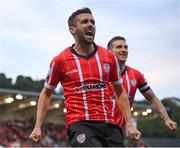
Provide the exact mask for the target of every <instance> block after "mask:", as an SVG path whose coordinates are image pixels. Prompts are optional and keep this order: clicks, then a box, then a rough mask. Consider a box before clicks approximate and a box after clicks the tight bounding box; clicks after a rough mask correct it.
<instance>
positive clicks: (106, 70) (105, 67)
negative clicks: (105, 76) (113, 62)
mask: <svg viewBox="0 0 180 148" xmlns="http://www.w3.org/2000/svg"><path fill="white" fill-rule="evenodd" d="M103 68H104V70H105V72H106V73H109V71H110V65H109V64H108V63H105V64H104V65H103Z"/></svg>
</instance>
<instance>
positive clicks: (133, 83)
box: [131, 79, 137, 87]
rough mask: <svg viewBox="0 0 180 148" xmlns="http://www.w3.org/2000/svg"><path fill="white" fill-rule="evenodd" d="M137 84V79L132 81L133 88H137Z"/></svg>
mask: <svg viewBox="0 0 180 148" xmlns="http://www.w3.org/2000/svg"><path fill="white" fill-rule="evenodd" d="M136 83H137V81H136V80H135V79H133V80H131V84H132V86H134V87H135V86H136Z"/></svg>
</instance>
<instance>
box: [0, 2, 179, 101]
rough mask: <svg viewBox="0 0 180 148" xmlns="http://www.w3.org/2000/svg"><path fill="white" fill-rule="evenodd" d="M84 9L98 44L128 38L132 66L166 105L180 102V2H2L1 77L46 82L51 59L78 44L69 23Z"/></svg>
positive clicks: (0, 7)
mask: <svg viewBox="0 0 180 148" xmlns="http://www.w3.org/2000/svg"><path fill="white" fill-rule="evenodd" d="M82 7H89V8H90V9H91V10H92V13H93V16H94V18H95V21H96V37H95V43H96V44H98V45H101V46H104V47H106V46H107V43H108V41H109V40H110V39H111V38H112V37H114V36H117V35H120V36H124V37H125V38H126V40H127V43H128V46H129V57H128V60H127V65H129V66H131V67H134V68H135V69H138V70H139V71H141V72H142V73H143V74H144V75H145V78H146V79H147V81H148V84H149V86H150V87H151V88H152V89H153V90H154V92H155V94H156V95H157V96H158V97H159V98H160V99H162V98H164V97H179V98H180V0H149V1H147V0H0V73H5V75H6V77H8V78H12V79H13V82H15V80H16V77H17V76H18V75H24V76H30V77H32V78H33V79H34V80H40V79H44V78H45V77H46V75H47V72H48V68H49V63H50V61H51V59H52V58H53V57H54V56H55V55H57V54H59V53H60V52H61V51H62V50H63V49H65V48H66V47H69V46H71V45H72V44H73V43H74V39H73V37H72V36H71V34H70V32H69V30H68V25H67V20H68V17H69V16H70V15H71V13H72V12H74V11H75V10H77V9H80V8H82ZM136 98H137V100H141V99H143V96H142V95H141V94H140V93H137V94H136Z"/></svg>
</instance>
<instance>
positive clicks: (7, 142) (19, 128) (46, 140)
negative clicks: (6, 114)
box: [0, 122, 69, 147]
mask: <svg viewBox="0 0 180 148" xmlns="http://www.w3.org/2000/svg"><path fill="white" fill-rule="evenodd" d="M42 128H43V130H42V131H43V133H42V140H41V141H40V143H34V142H32V141H30V140H29V138H28V136H29V134H30V132H31V130H32V129H33V124H31V123H24V122H8V123H7V122H6V123H5V122H4V123H0V147H1V146H2V147H32V146H33V147H34V146H35V147H42V146H46V147H60V146H63V147H65V146H69V144H68V140H67V136H66V129H65V126H64V125H56V124H45V125H43V127H42Z"/></svg>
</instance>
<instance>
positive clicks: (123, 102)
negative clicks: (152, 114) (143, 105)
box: [114, 85, 141, 139]
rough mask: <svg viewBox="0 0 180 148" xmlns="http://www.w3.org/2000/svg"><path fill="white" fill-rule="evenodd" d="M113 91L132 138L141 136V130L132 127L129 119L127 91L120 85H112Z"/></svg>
mask: <svg viewBox="0 0 180 148" xmlns="http://www.w3.org/2000/svg"><path fill="white" fill-rule="evenodd" d="M114 91H115V93H116V96H117V102H118V105H119V109H120V111H121V112H122V114H123V117H124V119H125V121H126V124H127V127H128V131H129V133H130V135H131V136H132V138H134V139H139V138H140V136H141V132H140V131H138V130H137V129H136V128H134V127H133V124H132V120H131V112H130V105H129V100H128V96H127V93H126V91H125V90H124V87H123V86H122V85H114Z"/></svg>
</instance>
